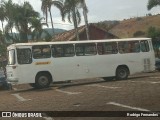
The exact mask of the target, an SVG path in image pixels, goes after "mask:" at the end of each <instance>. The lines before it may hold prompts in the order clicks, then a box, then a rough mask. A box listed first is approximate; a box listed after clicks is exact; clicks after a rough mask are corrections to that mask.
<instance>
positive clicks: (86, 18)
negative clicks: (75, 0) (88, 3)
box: [83, 9, 90, 40]
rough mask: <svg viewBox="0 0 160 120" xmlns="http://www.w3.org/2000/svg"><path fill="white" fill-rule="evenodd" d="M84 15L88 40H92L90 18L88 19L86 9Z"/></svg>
mask: <svg viewBox="0 0 160 120" xmlns="http://www.w3.org/2000/svg"><path fill="white" fill-rule="evenodd" d="M83 15H84V21H85V27H86V35H87V40H90V35H89V25H88V17H87V13H86V11H85V10H84V9H83Z"/></svg>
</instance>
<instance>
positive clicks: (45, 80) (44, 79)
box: [38, 76, 48, 86]
mask: <svg viewBox="0 0 160 120" xmlns="http://www.w3.org/2000/svg"><path fill="white" fill-rule="evenodd" d="M38 82H39V84H40V85H42V86H44V85H47V84H48V78H47V77H46V76H41V77H40V78H39V80H38Z"/></svg>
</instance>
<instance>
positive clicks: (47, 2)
mask: <svg viewBox="0 0 160 120" xmlns="http://www.w3.org/2000/svg"><path fill="white" fill-rule="evenodd" d="M41 1H42V5H41V10H42V12H43V14H44V15H46V23H48V12H49V14H50V19H51V24H52V29H53V34H54V26H53V19H52V13H51V7H52V5H54V6H55V7H57V8H58V9H59V10H60V11H61V13H62V9H63V0H41Z"/></svg>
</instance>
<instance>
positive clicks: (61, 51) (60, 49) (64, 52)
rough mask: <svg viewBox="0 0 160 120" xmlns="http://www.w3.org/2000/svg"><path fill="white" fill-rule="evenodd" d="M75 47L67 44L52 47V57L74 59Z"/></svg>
mask: <svg viewBox="0 0 160 120" xmlns="http://www.w3.org/2000/svg"><path fill="white" fill-rule="evenodd" d="M74 55H75V53H74V45H73V44H65V45H53V46H52V56H53V57H73V56H74Z"/></svg>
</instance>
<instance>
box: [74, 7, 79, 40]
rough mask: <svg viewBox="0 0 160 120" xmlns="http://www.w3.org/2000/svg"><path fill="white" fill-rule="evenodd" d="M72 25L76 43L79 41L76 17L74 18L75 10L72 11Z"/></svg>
mask: <svg viewBox="0 0 160 120" xmlns="http://www.w3.org/2000/svg"><path fill="white" fill-rule="evenodd" d="M73 23H74V28H75V34H76V38H77V41H79V33H78V24H77V17H76V11H75V9H74V10H73Z"/></svg>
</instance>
